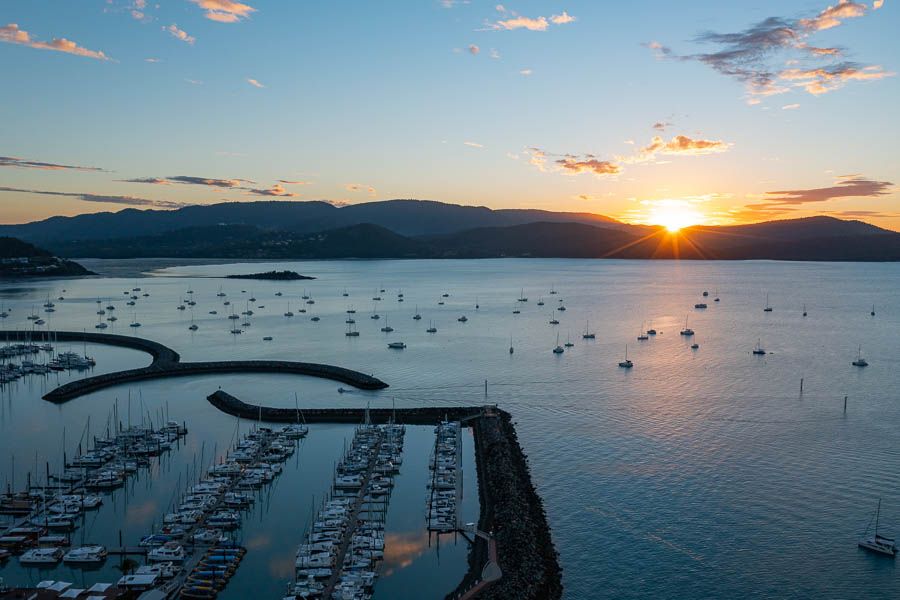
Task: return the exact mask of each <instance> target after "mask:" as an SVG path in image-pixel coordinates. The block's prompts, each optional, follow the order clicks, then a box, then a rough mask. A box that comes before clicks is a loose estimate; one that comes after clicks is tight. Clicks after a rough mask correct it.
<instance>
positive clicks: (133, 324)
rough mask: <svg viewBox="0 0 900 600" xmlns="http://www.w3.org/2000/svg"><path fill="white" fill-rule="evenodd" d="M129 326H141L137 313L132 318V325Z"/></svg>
mask: <svg viewBox="0 0 900 600" xmlns="http://www.w3.org/2000/svg"><path fill="white" fill-rule="evenodd" d="M128 326H129V327H140V326H141V324H140V323H138V320H137V313H134V315H133V316H132V320H131V324H129V325H128Z"/></svg>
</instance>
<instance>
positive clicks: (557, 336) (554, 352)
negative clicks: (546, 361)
mask: <svg viewBox="0 0 900 600" xmlns="http://www.w3.org/2000/svg"><path fill="white" fill-rule="evenodd" d="M565 351H566V349H565V348H563V347H562V346H560V345H559V333H557V334H556V348H554V349H553V354H562V353H563V352H565Z"/></svg>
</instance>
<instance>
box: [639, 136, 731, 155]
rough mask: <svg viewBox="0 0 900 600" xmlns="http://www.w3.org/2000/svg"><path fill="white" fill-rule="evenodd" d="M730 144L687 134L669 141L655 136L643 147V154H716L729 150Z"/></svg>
mask: <svg viewBox="0 0 900 600" xmlns="http://www.w3.org/2000/svg"><path fill="white" fill-rule="evenodd" d="M728 146H729V145H728V144H727V143H725V142H722V141H720V140H695V139H692V138H689V137H688V136H686V135H676V136H675V137H673V138H672V139H671V140H669V141H668V142H667V141H665V140H663V139H662V138H661V137H659V136H658V135H657V136H654V137H653V139H652V140H650V144H648V145H647V146H645V147H643V148H641V154H642V155H653V154H657V153H658V154H688V155H694V156H696V155H700V154H714V153H717V152H725V151H726V150H728Z"/></svg>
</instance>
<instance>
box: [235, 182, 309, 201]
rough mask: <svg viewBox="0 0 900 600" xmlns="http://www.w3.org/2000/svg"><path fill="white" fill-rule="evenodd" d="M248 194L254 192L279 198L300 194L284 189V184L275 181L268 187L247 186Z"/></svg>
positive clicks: (293, 196) (294, 196)
mask: <svg viewBox="0 0 900 600" xmlns="http://www.w3.org/2000/svg"><path fill="white" fill-rule="evenodd" d="M247 193H248V194H255V195H257V196H277V197H281V198H296V197H297V196H299V195H300V194H296V193H294V192H289V191H287V190H286V189H284V186H283V185H281V184H278V183H276V184H275V185H273V186H272V187H270V188H247Z"/></svg>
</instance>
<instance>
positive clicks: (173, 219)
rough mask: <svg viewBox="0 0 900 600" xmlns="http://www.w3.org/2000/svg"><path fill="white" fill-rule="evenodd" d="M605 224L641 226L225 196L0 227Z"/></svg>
mask: <svg viewBox="0 0 900 600" xmlns="http://www.w3.org/2000/svg"><path fill="white" fill-rule="evenodd" d="M538 221H543V222H572V223H585V224H603V225H608V226H612V227H618V228H623V229H626V230H634V229H635V227H634V226H632V225H626V224H624V223H620V222H618V221H616V220H614V219H611V218H609V217H604V216H602V215H595V214H591V213H565V212H551V211H544V210H525V209H508V210H492V209H489V208H486V207H483V206H460V205H457V204H445V203H442V202H433V201H426V200H387V201H383V202H367V203H363V204H354V205H350V206H345V207H341V208H338V207H336V206H332V205H331V204H329V203H327V202H312V201H311V202H293V201H272V202H225V203H220V204H211V205H204V206H188V207H185V208H182V209H179V210H172V211H162V210H137V209H131V208H129V209H125V210H122V211H119V212H115V213H95V214H85V215H78V216H75V217H51V218H49V219H46V220H43V221H36V222H34V223H26V224H23V225H0V235H11V236H15V237H19V238H21V239H25V240H28V241H30V242H33V243H37V244H43V245H46V244H47V243H49V242H53V243H60V242H70V241H75V240H104V239H117V238H133V237H139V236H148V235H158V234H163V233H167V232H172V231H177V230H182V229H190V228H196V227H212V226H216V225H245V226H249V227H256V228H260V229H268V230H276V231H290V232H295V233H313V232H317V231H326V230H330V229H338V228H341V227H348V226H351V225H362V224H366V223H367V224H372V225H378V226H381V227H384V228H386V229H390V230H391V231H394V232H397V233H399V234H401V235H405V236H420V235H439V234H447V233H454V232H457V231H463V230H466V229H473V228H476V227H506V226H510V225H521V224H524V223H533V222H538Z"/></svg>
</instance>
